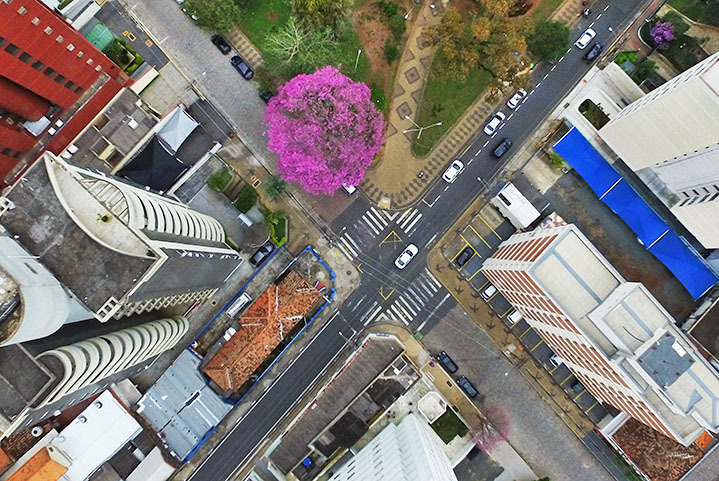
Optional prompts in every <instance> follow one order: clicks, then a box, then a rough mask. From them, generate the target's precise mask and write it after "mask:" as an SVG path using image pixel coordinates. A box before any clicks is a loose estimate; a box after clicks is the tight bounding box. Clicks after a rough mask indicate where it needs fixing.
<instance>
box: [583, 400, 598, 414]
mask: <svg viewBox="0 0 719 481" xmlns="http://www.w3.org/2000/svg"><path fill="white" fill-rule="evenodd" d="M597 404H599V401H594V404H592V405H591V406H589V409H587V410H586V411H584V412H585V413H587V414H589V411H591V410H592V409H594V406H596V405H597Z"/></svg>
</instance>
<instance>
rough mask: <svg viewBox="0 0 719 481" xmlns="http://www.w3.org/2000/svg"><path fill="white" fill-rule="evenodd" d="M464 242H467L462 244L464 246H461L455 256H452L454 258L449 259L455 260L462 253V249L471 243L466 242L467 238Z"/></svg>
mask: <svg viewBox="0 0 719 481" xmlns="http://www.w3.org/2000/svg"><path fill="white" fill-rule="evenodd" d="M464 242H465V244H464V245H463V246H462V248H461V249H460V250H458V251H457V253H456V254H455V255H454V257H452V260H451V261H449V262H454V260H455V259H456V258H457V257H459V255H460V254H461V253H462V251H463V250H464V248H465V247H467V246H468V245H469V244H467V243H466V242H467V241H466V240H465V241H464Z"/></svg>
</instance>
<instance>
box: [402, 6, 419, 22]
mask: <svg viewBox="0 0 719 481" xmlns="http://www.w3.org/2000/svg"><path fill="white" fill-rule="evenodd" d="M416 6H417V5H412V8H410V9H409V10H407V13H405V14H404V19H405V20H407V19H408V18H409V14H410V13H412V10H414V9H415V7H416Z"/></svg>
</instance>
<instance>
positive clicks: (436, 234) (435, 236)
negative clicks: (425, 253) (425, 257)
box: [424, 232, 439, 249]
mask: <svg viewBox="0 0 719 481" xmlns="http://www.w3.org/2000/svg"><path fill="white" fill-rule="evenodd" d="M438 235H439V232H435V233H434V235H433V236H432V238H431V239H429V240H428V241H427V243H426V244H425V245H424V248H425V249H426V248H428V247H429V245H430V244H431V243H432V242H434V240H435V239H436V238H437V236H438Z"/></svg>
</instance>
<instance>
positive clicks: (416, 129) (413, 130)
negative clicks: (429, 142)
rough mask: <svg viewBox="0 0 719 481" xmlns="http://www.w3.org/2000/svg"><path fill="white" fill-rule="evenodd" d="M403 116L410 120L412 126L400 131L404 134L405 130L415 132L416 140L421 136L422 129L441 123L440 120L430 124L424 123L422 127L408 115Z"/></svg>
mask: <svg viewBox="0 0 719 481" xmlns="http://www.w3.org/2000/svg"><path fill="white" fill-rule="evenodd" d="M404 118H405V119H407V120H409V121H410V122H412V124H414V128H411V129H405V130H403V131H402V133H403V134H406V133H407V132H417V139H418V140H419V138H420V137H421V136H422V131H424V130H427V129H429V128H431V127H437V126H439V125H442V122H441V121H440V122H437V123H434V124H432V125H425V126H424V127H420V126H419V124H417V122H415V121H414V120H412V119H411V118H410V116H409V115H405V116H404Z"/></svg>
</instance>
